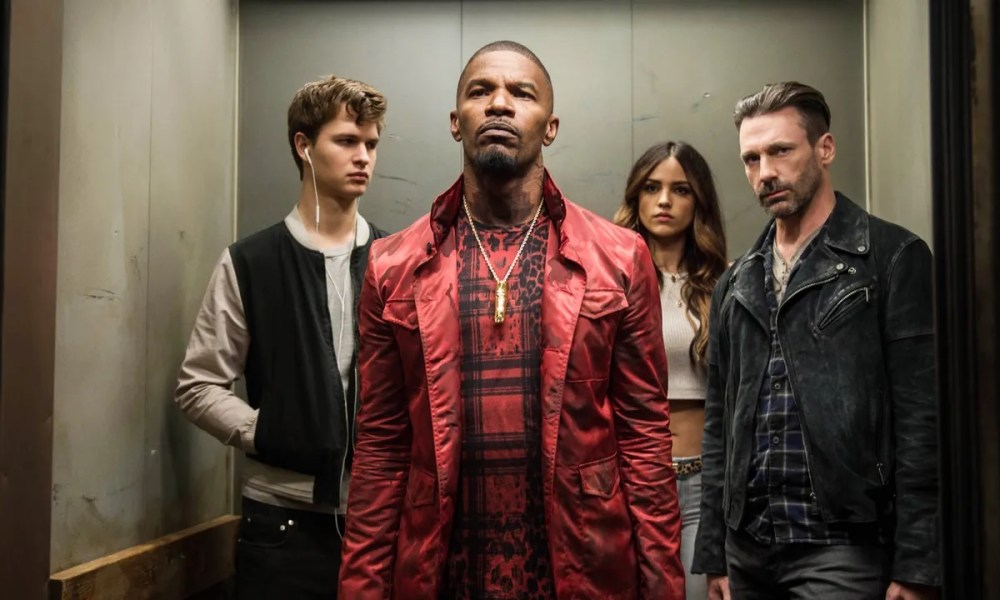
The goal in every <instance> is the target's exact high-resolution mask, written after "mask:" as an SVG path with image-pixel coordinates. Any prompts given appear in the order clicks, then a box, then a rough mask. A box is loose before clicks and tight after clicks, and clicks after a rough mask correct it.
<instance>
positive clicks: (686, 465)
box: [673, 456, 701, 475]
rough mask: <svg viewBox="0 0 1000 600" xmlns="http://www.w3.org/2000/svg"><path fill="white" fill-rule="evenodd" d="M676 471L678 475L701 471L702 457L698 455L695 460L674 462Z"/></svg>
mask: <svg viewBox="0 0 1000 600" xmlns="http://www.w3.org/2000/svg"><path fill="white" fill-rule="evenodd" d="M673 466H674V472H676V473H677V474H678V475H692V474H694V473H701V457H700V456H696V457H695V458H694V460H685V461H684V462H674V463H673Z"/></svg>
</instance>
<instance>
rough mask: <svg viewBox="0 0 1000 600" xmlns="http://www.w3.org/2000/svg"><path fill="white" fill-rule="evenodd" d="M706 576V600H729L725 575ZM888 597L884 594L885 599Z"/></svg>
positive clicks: (727, 580)
mask: <svg viewBox="0 0 1000 600" xmlns="http://www.w3.org/2000/svg"><path fill="white" fill-rule="evenodd" d="M706 577H707V579H708V600H729V578H728V577H726V576H725V575H706ZM890 589H892V588H890ZM888 598H889V597H888V596H886V599H887V600H888Z"/></svg>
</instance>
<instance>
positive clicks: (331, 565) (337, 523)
mask: <svg viewBox="0 0 1000 600" xmlns="http://www.w3.org/2000/svg"><path fill="white" fill-rule="evenodd" d="M385 109H386V102H385V98H384V96H383V95H382V94H381V93H379V92H378V91H376V90H375V89H373V88H372V87H370V86H368V85H367V84H365V83H362V82H360V81H353V80H350V79H342V78H339V77H334V76H331V77H328V78H325V79H322V80H319V81H314V82H312V83H308V84H306V85H305V86H304V87H303V88H302V89H300V90H299V91H298V92H297V93H296V94H295V97H294V99H293V100H292V104H291V106H290V107H289V109H288V142H289V145H290V147H291V152H292V157H293V158H294V160H295V163H296V166H297V167H298V169H299V178H300V179H301V180H302V185H301V187H300V190H299V197H298V202H297V203H296V204H295V206H294V207H293V208H292V210H291V211H290V212H289V214H288V216H287V217H285V219H284V220H283V221H281V222H280V223H277V224H276V225H273V226H271V227H268V228H267V229H264V230H262V231H260V232H258V233H255V234H253V235H251V236H249V237H247V238H244V239H242V240H240V241H238V242H236V243H234V244H233V245H231V246H230V247H229V248H227V249H226V250H225V251H224V252H223V253H222V257H221V259H220V260H219V263H218V265H217V266H216V269H215V272H214V273H213V275H212V278H211V281H210V282H209V285H208V291H207V292H206V294H205V298H204V301H203V303H202V307H201V310H200V311H199V313H198V316H197V319H196V322H195V325H194V330H193V332H192V334H191V339H190V342H189V345H188V349H187V355H186V356H185V359H184V363H183V365H182V366H181V370H180V376H179V380H178V386H177V393H176V397H175V401H176V403H177V404H178V405H179V406H180V408H181V410H182V411H183V412H184V413H185V415H186V416H187V417H188V418H189V419H190V420H191V421H193V422H194V423H195V424H196V425H197V426H199V427H201V428H202V429H204V430H205V431H207V432H208V433H210V434H212V435H213V436H215V437H216V438H218V439H219V440H221V441H222V442H224V443H226V444H229V445H232V446H235V447H237V448H239V449H241V450H243V451H244V452H245V453H246V456H247V460H246V461H245V463H244V469H243V473H242V475H243V477H242V496H243V499H242V520H241V522H240V532H239V542H238V546H237V553H236V587H237V594H238V597H239V598H241V599H243V598H335V597H336V593H337V572H338V570H339V564H340V540H341V535H342V532H343V530H344V521H343V519H344V512H345V509H346V506H347V489H348V482H349V479H350V464H351V458H352V454H353V436H354V415H355V413H356V410H357V404H358V392H359V390H358V383H359V381H358V370H357V364H356V356H357V337H358V336H357V335H356V331H357V329H356V318H355V316H356V314H357V307H358V303H357V300H358V296H359V294H358V291H359V290H360V287H361V278H362V276H363V274H364V272H365V267H366V265H367V261H368V249H369V247H370V245H371V243H372V241H373V240H375V239H377V238H380V237H382V236H383V235H385V234H384V232H382V231H380V230H378V229H377V228H375V227H374V226H373V225H371V224H370V223H368V222H367V221H366V220H365V219H364V218H362V217H361V215H360V214H359V213H358V201H359V199H360V197H361V196H362V195H363V194H364V193H365V191H366V190H367V189H368V184H369V182H370V181H371V177H372V172H373V169H374V168H375V158H376V146H377V144H378V141H379V135H380V133H381V130H382V127H383V126H384V123H385ZM240 377H243V378H244V380H245V382H246V389H247V394H246V395H247V399H246V400H243V399H241V398H240V397H238V396H237V395H235V394H234V393H233V392H232V390H231V385H232V384H233V382H234V381H235V380H237V379H239V378H240Z"/></svg>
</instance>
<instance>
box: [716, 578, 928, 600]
mask: <svg viewBox="0 0 1000 600" xmlns="http://www.w3.org/2000/svg"><path fill="white" fill-rule="evenodd" d="M709 585H711V583H709ZM708 597H709V598H711V597H712V589H711V588H709V591H708ZM726 597H727V598H728V596H726ZM940 597H941V588H938V587H934V586H931V585H919V584H916V583H900V582H898V581H893V582H892V583H891V584H890V585H889V589H888V590H886V592H885V600H938V598H940Z"/></svg>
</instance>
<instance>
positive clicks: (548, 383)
mask: <svg viewBox="0 0 1000 600" xmlns="http://www.w3.org/2000/svg"><path fill="white" fill-rule="evenodd" d="M543 197H544V202H545V203H546V209H547V211H548V214H549V216H550V227H552V228H553V229H552V230H550V232H549V234H550V235H549V240H550V241H549V244H548V252H547V257H546V269H545V285H544V289H543V292H542V332H541V339H542V352H541V355H542V366H541V373H542V462H543V464H542V473H543V491H544V498H545V522H546V526H547V528H548V540H549V552H550V555H551V564H552V574H553V577H554V580H555V587H556V594H557V596H558V598H560V599H570V598H574V599H575V598H581V599H583V598H586V599H588V600H594V599H601V600H605V599H626V598H627V599H629V600H635V599H636V598H643V599H645V598H657V599H659V598H666V599H677V600H681V599H682V598H683V597H684V571H683V567H682V566H681V561H680V554H679V552H680V512H679V505H678V501H677V489H676V481H675V477H674V472H673V470H672V468H671V465H670V460H671V459H670V457H671V452H670V448H671V440H670V431H669V410H668V405H667V398H666V392H665V388H666V385H665V384H666V377H667V361H666V355H665V353H664V349H663V337H662V333H661V322H660V320H661V317H660V305H659V290H658V288H657V283H656V275H655V272H654V270H653V262H652V260H651V259H650V256H649V250H648V249H647V248H646V245H645V244H644V242H643V241H642V239H641V238H640V237H639V236H638V235H637V234H635V233H633V232H629V231H628V230H625V229H622V228H620V227H616V226H614V225H612V224H610V223H609V222H607V221H605V220H603V219H601V218H600V217H598V216H596V215H594V214H593V213H591V212H589V211H587V210H584V209H582V208H580V207H578V206H576V205H574V204H572V203H571V202H569V201H568V200H566V199H565V198H563V196H562V193H561V192H560V191H559V189H558V188H557V187H556V185H555V184H554V183H553V182H552V180H551V178H549V176H548V173H546V177H545V186H544V191H543ZM461 198H462V180H461V178H460V179H459V180H458V181H457V182H456V183H455V185H453V186H452V187H451V188H450V189H449V190H448V191H446V192H445V193H444V194H442V195H441V196H439V197H438V199H437V200H436V201H435V202H434V205H433V208H432V209H431V213H430V214H429V215H427V216H425V217H422V218H421V219H420V220H418V221H417V222H416V223H414V224H413V225H412V226H410V227H409V228H407V229H406V230H404V231H402V232H400V233H398V234H395V235H392V236H389V237H388V238H385V239H382V240H378V241H376V242H375V243H374V244H373V245H372V248H371V256H370V258H369V261H368V270H367V273H366V275H365V280H364V284H363V286H362V290H361V306H360V312H359V327H360V356H359V361H358V364H359V368H360V370H361V381H362V383H361V406H360V410H359V413H358V417H357V435H356V447H355V453H354V464H353V468H352V479H351V489H350V505H349V508H348V514H347V532H346V535H345V537H344V543H343V562H342V566H341V581H340V594H341V595H340V597H341V598H347V599H350V600H358V599H368V598H378V599H385V598H405V599H428V600H436V599H437V597H438V590H439V588H440V584H441V577H442V568H443V565H444V562H445V559H446V555H447V552H448V542H449V535H450V533H451V526H452V517H453V514H454V508H455V501H456V492H457V490H458V474H459V463H460V457H461V447H462V403H461V401H460V391H459V381H460V373H459V364H460V357H459V354H458V352H459V318H458V309H457V307H458V300H457V288H458V286H457V273H456V252H455V236H454V223H455V219H456V218H457V217H458V216H459V208H460V206H461Z"/></svg>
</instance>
